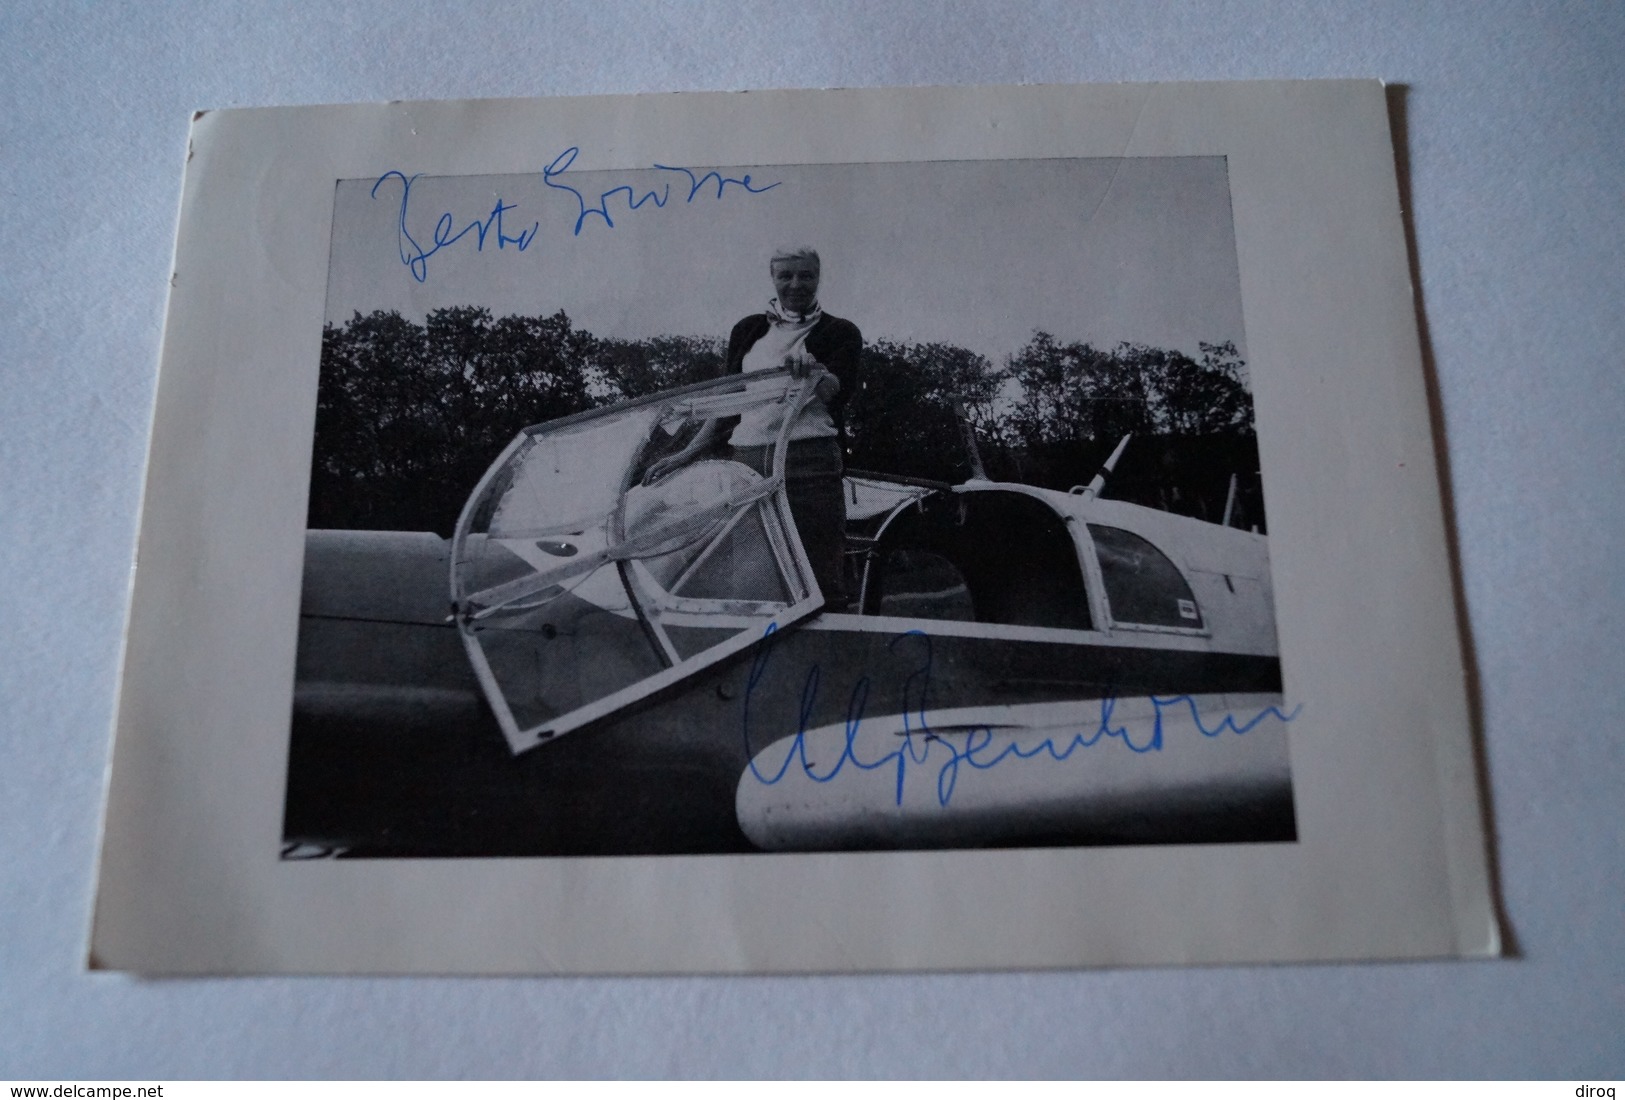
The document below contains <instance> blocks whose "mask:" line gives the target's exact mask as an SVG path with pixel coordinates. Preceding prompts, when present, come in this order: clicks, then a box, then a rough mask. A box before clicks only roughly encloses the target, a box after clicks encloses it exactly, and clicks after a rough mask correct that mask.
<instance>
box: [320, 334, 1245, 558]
mask: <svg viewBox="0 0 1625 1100" xmlns="http://www.w3.org/2000/svg"><path fill="white" fill-rule="evenodd" d="M724 352H725V346H724V343H723V341H722V340H720V339H713V338H709V337H695V336H656V337H651V338H648V339H643V340H619V339H607V338H602V337H597V336H594V335H592V334H591V333H589V332H587V331H585V330H583V329H579V328H576V327H575V326H574V325H573V324H572V323H571V321H570V319H569V318H568V317H567V316H565V314H564V313H562V312H559V313H555V314H553V315H552V316H549V317H518V316H510V317H502V318H493V317H492V316H491V314H490V312H489V311H488V310H485V309H481V308H475V307H467V306H465V307H457V308H452V309H440V310H435V311H433V312H431V313H430V314H429V315H428V317H427V318H426V320H425V323H424V324H422V325H419V324H415V323H414V322H411V321H408V320H406V319H405V318H403V317H401V316H400V315H399V314H398V313H393V312H389V313H385V312H377V313H373V314H371V315H369V316H365V317H363V316H362V315H360V314H359V313H358V314H356V315H355V316H354V317H352V318H351V319H350V320H349V321H348V322H346V323H344V324H342V325H328V326H327V327H326V328H325V329H324V330H323V333H322V362H321V384H320V387H319V395H318V402H317V413H316V441H315V461H314V466H313V473H312V477H311V495H310V511H309V524H310V526H311V527H344V528H369V529H375V530H416V531H436V532H439V533H440V534H442V535H444V534H449V533H450V531H451V528H452V526H453V525H454V524H455V522H456V519H457V514H458V512H459V510H460V509H461V508H462V505H463V502H464V501H465V500H466V499H467V497H468V494H469V493H470V492H471V491H472V489H473V487H474V484H475V482H477V481H478V480H479V478H480V475H481V474H483V473H484V472H485V469H486V468H487V467H488V466H489V465H490V463H491V462H492V460H493V459H494V458H495V457H496V455H497V454H498V453H499V452H500V451H501V450H502V448H503V447H504V446H506V445H507V443H508V441H509V440H511V439H512V438H513V437H514V436H515V435H516V434H517V433H518V432H519V431H520V429H522V428H524V427H526V426H527V425H530V424H536V423H540V422H543V421H547V420H553V419H556V418H558V417H561V416H568V415H570V414H571V413H577V412H581V411H583V410H585V409H590V408H595V407H599V406H603V405H609V404H613V403H614V402H616V401H621V400H624V399H626V398H632V397H641V396H644V395H645V394H650V393H655V392H658V391H660V390H663V389H669V388H670V387H672V386H680V385H684V384H686V383H689V382H697V381H702V380H704V379H707V378H714V377H716V376H717V375H718V374H720V372H721V369H722V364H723V358H724ZM1245 371H1246V367H1245V364H1243V363H1242V361H1241V359H1240V358H1239V357H1238V355H1237V353H1236V349H1235V348H1234V346H1232V345H1230V344H1218V345H1207V344H1204V345H1202V352H1201V358H1200V359H1197V360H1193V359H1191V358H1190V357H1188V356H1186V355H1183V354H1180V353H1178V352H1171V351H1165V350H1161V349H1157V348H1150V347H1145V346H1142V345H1131V344H1119V345H1117V346H1116V347H1114V348H1111V349H1101V348H1096V347H1093V346H1091V345H1089V344H1078V343H1061V342H1059V341H1057V340H1055V339H1054V338H1053V337H1052V336H1050V335H1049V334H1047V333H1043V332H1038V333H1034V335H1033V337H1032V339H1031V340H1029V341H1028V342H1027V344H1026V345H1025V346H1023V347H1022V348H1020V349H1019V350H1018V351H1016V352H1015V353H1014V354H1012V355H1011V356H1009V357H1008V358H1007V359H1006V361H1005V363H1004V364H1003V365H1002V366H995V365H994V364H993V363H992V362H990V361H989V360H988V359H987V358H986V357H985V356H982V355H978V354H977V353H975V352H972V351H969V350H967V349H965V348H962V347H957V346H955V345H952V344H938V343H926V344H903V343H897V342H894V341H890V340H878V341H875V342H872V343H870V344H868V345H867V346H865V348H864V352H863V375H862V376H863V385H862V389H861V391H860V392H859V393H857V394H854V395H853V396H852V397H851V399H850V401H849V403H848V409H847V427H848V433H849V436H850V439H849V443H850V453H849V457H848V464H849V465H850V466H851V467H853V468H855V469H863V470H874V471H880V472H884V473H893V474H905V475H909V476H914V477H927V478H935V479H940V480H944V481H956V482H957V481H962V480H964V479H965V478H967V477H969V476H971V464H970V459H969V454H968V452H967V449H966V446H965V443H964V440H963V435H962V433H961V431H960V429H959V424H958V419H957V415H956V412H955V408H956V405H957V407H959V408H962V409H963V410H964V411H965V414H966V416H967V417H968V418H969V420H970V421H971V423H972V424H974V425H975V428H976V436H977V439H978V443H979V448H980V451H981V456H982V460H983V464H984V466H985V467H986V470H987V474H988V476H989V477H990V478H993V479H994V480H1002V481H1019V482H1024V483H1026V484H1030V485H1041V486H1045V487H1049V488H1054V489H1063V490H1064V489H1068V488H1070V487H1072V486H1075V485H1081V484H1084V483H1087V482H1088V481H1089V479H1090V478H1092V477H1093V476H1094V475H1095V473H1096V472H1097V471H1098V470H1099V468H1100V466H1101V463H1102V462H1104V461H1105V460H1106V458H1107V456H1108V455H1109V454H1110V452H1111V450H1112V448H1113V447H1115V446H1116V445H1117V442H1118V440H1119V439H1121V438H1122V436H1123V435H1124V434H1132V435H1133V437H1134V438H1133V441H1132V442H1131V443H1130V444H1129V447H1128V449H1127V451H1126V452H1125V454H1124V456H1123V458H1122V460H1121V461H1120V462H1119V464H1118V466H1117V470H1116V472H1115V473H1114V474H1113V475H1112V476H1111V478H1110V479H1109V480H1108V482H1107V489H1106V491H1105V493H1104V494H1103V495H1104V496H1108V497H1112V498H1115V499H1119V500H1131V501H1135V502H1137V503H1142V504H1148V505H1152V506H1154V507H1158V508H1164V509H1167V510H1169V511H1173V512H1179V513H1182V514H1185V515H1193V516H1197V517H1200V518H1203V519H1209V520H1212V521H1215V522H1217V521H1218V520H1219V519H1220V517H1221V516H1222V514H1223V511H1224V507H1225V501H1226V497H1227V495H1228V494H1229V491H1230V482H1231V475H1232V474H1235V475H1238V477H1237V486H1238V493H1237V496H1236V501H1235V504H1234V506H1233V517H1232V522H1235V523H1238V524H1241V525H1244V526H1257V527H1258V529H1259V530H1263V529H1264V514H1263V501H1262V497H1261V494H1260V492H1259V487H1258V475H1257V471H1258V450H1257V444H1256V438H1255V435H1254V432H1253V412H1252V399H1251V397H1250V396H1249V394H1248V392H1247V387H1246V382H1245Z"/></svg>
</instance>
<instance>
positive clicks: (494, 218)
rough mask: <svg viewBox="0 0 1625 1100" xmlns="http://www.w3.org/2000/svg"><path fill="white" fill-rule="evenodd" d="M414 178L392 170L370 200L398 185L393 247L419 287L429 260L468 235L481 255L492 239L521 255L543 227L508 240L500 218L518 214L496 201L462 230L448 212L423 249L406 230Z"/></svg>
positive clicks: (381, 178)
mask: <svg viewBox="0 0 1625 1100" xmlns="http://www.w3.org/2000/svg"><path fill="white" fill-rule="evenodd" d="M417 178H418V177H417V176H408V175H406V174H405V173H403V172H397V171H393V170H391V171H388V172H385V173H384V174H383V175H381V176H379V177H378V181H377V182H376V183H374V184H373V185H372V197H373V198H375V199H376V198H377V197H378V189H379V188H380V187H382V186H383V185H384V184H386V183H388V182H389V181H390V180H399V181H400V184H401V212H400V218H399V220H398V221H397V222H396V225H395V244H396V247H397V248H398V249H399V251H400V256H401V263H403V264H405V265H406V267H407V269H408V270H409V271H411V272H412V278H414V279H416V280H417V281H418V282H420V283H421V282H424V281H426V280H427V279H428V278H429V257H430V256H433V255H434V254H435V253H436V252H439V251H440V250H441V249H442V248H447V247H450V246H451V245H454V244H456V243H457V242H458V241H460V240H462V239H463V238H464V237H466V236H468V235H469V234H470V233H473V234H474V235H475V238H474V240H475V244H474V247H475V249H476V250H477V251H480V252H484V251H485V242H486V240H487V238H492V239H493V240H494V242H495V244H496V246H497V247H498V248H499V249H500V248H507V247H508V246H509V245H513V246H514V247H515V248H517V249H518V250H519V251H521V252H523V251H524V250H525V249H527V248H529V247H530V242H531V241H533V240H535V239H536V233H537V231H539V230H540V229H541V227H542V223H541V222H532V223H531V226H530V228H529V229H525V230H521V231H520V232H519V235H518V236H514V237H510V236H509V235H508V233H507V231H506V230H505V229H504V228H503V226H502V215H503V214H505V213H506V212H508V211H510V210H517V209H518V207H516V206H510V205H509V204H507V203H505V202H503V201H502V199H500V198H498V199H497V204H496V205H495V206H493V207H492V208H491V213H489V214H487V215H486V216H485V218H484V219H483V220H478V221H472V222H469V223H468V224H467V225H465V226H463V228H461V229H457V228H456V224H457V223H456V221H455V219H453V218H452V216H451V213H450V212H449V211H448V212H447V213H444V214H442V215H440V220H439V221H437V222H435V225H434V235H433V237H432V238H431V243H432V247H430V248H424V247H423V246H422V245H421V244H419V243H418V242H417V239H416V238H415V237H413V236H412V231H411V230H410V229H409V228H408V227H407V218H406V215H407V208H408V205H409V204H410V203H411V201H412V183H413V181H414V180H416V179H417ZM493 234H494V235H495V236H494V238H493V237H492V235H493Z"/></svg>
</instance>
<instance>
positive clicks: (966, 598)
mask: <svg viewBox="0 0 1625 1100" xmlns="http://www.w3.org/2000/svg"><path fill="white" fill-rule="evenodd" d="M866 558H867V566H866V577H865V578H864V584H863V605H862V609H863V612H864V614H869V615H889V616H898V617H902V618H918V619H936V620H951V621H960V622H980V623H998V624H1002V625H1006V626H1038V627H1052V628H1057V629H1063V630H1088V629H1090V627H1091V620H1090V615H1089V599H1088V595H1087V592H1086V589H1085V587H1084V579H1083V571H1082V569H1081V568H1080V566H1079V564H1078V554H1077V549H1076V547H1075V544H1074V543H1073V540H1072V534H1071V531H1070V530H1069V529H1068V527H1067V524H1066V522H1065V520H1063V519H1062V518H1061V517H1060V516H1058V515H1057V514H1056V513H1055V511H1054V510H1053V509H1051V508H1050V507H1049V506H1048V505H1047V504H1045V503H1044V502H1043V501H1041V500H1038V499H1036V498H1034V497H1032V496H1028V495H1027V494H1025V493H1017V492H1011V491H1008V490H999V489H988V490H973V491H970V492H961V493H944V492H939V493H933V494H931V495H929V496H926V497H923V498H921V499H920V500H918V501H916V502H914V503H911V504H909V505H907V506H906V507H904V508H903V509H902V510H901V511H900V512H899V513H898V514H897V515H895V516H894V517H893V518H892V519H891V521H890V522H889V523H888V524H887V525H886V527H885V528H884V530H883V531H882V532H881V534H880V537H879V538H878V539H877V540H876V545H875V546H874V548H873V549H872V550H871V551H870V553H869V554H868V555H866Z"/></svg>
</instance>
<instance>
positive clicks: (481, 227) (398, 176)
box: [371, 145, 780, 283]
mask: <svg viewBox="0 0 1625 1100" xmlns="http://www.w3.org/2000/svg"><path fill="white" fill-rule="evenodd" d="M580 155H581V149H580V148H579V147H578V146H574V145H572V146H570V148H568V149H566V150H565V151H564V152H562V153H560V154H559V155H558V156H556V157H554V158H553V160H552V163H550V164H549V165H548V166H547V167H546V168H543V169H542V182H543V183H544V184H546V185H547V186H548V187H549V188H551V189H552V190H554V191H560V192H564V193H566V194H569V195H570V196H571V197H572V198H574V199H575V211H574V214H573V218H574V221H573V224H572V226H571V234H572V235H573V236H577V237H579V236H581V230H582V228H583V227H585V226H586V224H587V220H588V219H589V218H593V217H596V218H598V219H599V220H600V221H602V222H603V224H604V227H605V228H607V229H614V228H615V219H614V217H613V216H612V215H611V214H610V206H611V200H615V199H619V198H621V197H622V196H624V197H625V204H626V208H627V210H628V211H635V210H640V209H642V208H643V207H645V206H648V205H651V204H652V205H653V206H654V207H655V209H661V208H663V207H665V205H666V204H667V203H668V202H670V201H671V198H672V184H671V183H665V184H661V186H660V187H659V188H658V189H656V190H649V191H644V192H642V193H641V194H640V193H639V192H638V191H637V190H636V189H635V188H633V187H630V186H626V185H624V184H623V185H622V186H620V187H611V188H610V189H609V190H607V191H601V192H599V193H598V196H597V198H596V199H594V200H593V202H594V205H588V202H587V196H586V195H584V194H583V193H582V192H581V191H580V190H578V189H577V188H575V187H572V186H570V185H569V184H568V183H565V182H563V180H562V179H561V178H560V177H562V176H563V175H564V174H565V172H567V171H568V170H569V168H570V166H571V165H572V164H574V163H575V161H576V157H578V156H580ZM653 167H654V169H655V170H656V171H660V172H672V173H677V174H680V175H681V176H682V177H683V178H682V180H680V181H673V182H675V183H677V184H678V190H677V195H678V196H679V197H680V198H681V199H682V201H683V202H684V203H685V204H687V203H692V202H693V201H694V200H695V199H696V198H699V197H701V196H702V195H710V194H713V191H712V188H713V187H714V188H715V191H714V196H715V198H716V199H718V200H721V199H722V198H723V197H724V196H725V195H727V194H728V193H729V192H728V189H729V188H730V187H733V188H735V189H737V190H738V191H742V192H744V193H745V194H749V195H760V194H761V193H762V192H764V191H771V190H773V189H774V188H775V187H778V186H780V183H778V182H775V183H767V184H757V183H755V182H754V181H752V179H751V178H750V173H749V172H747V173H745V174H744V175H743V176H741V177H739V178H737V179H735V178H734V177H732V176H724V175H722V174H721V173H720V172H707V173H705V174H704V175H699V174H697V173H695V172H694V171H693V170H692V169H689V168H675V167H672V166H671V165H667V164H656V165H654V166H653ZM420 176H421V173H419V174H418V175H412V176H408V175H407V174H406V173H404V172H400V171H396V170H394V169H391V170H390V171H388V172H385V173H384V174H383V175H381V176H379V177H378V179H377V180H376V181H375V182H374V183H373V185H372V192H371V195H372V198H374V199H377V198H378V192H379V190H380V189H381V188H383V187H384V185H385V184H390V183H394V184H399V186H400V189H401V202H400V211H399V214H398V216H397V218H396V222H395V245H396V250H397V252H398V253H399V255H400V258H401V263H402V264H404V265H405V266H406V269H407V270H408V271H410V272H411V273H412V278H414V279H416V280H417V281H418V282H420V283H422V282H427V281H428V278H429V257H430V256H433V255H434V254H435V253H436V252H439V251H440V250H441V249H443V248H450V247H451V246H452V245H454V244H456V243H458V242H459V241H461V240H463V239H464V238H466V237H468V235H469V234H471V233H472V234H473V235H474V237H473V240H474V249H475V251H477V252H484V251H485V246H486V244H487V243H488V242H489V243H491V244H494V245H495V246H496V247H497V248H498V249H499V250H500V249H506V248H508V247H509V246H512V247H513V248H515V249H517V250H518V251H520V252H523V251H525V249H527V248H529V247H530V246H531V244H532V243H533V242H534V241H535V240H536V234H537V233H539V232H540V231H541V228H542V223H541V222H540V221H539V220H536V221H532V222H531V223H530V227H529V228H528V229H521V230H520V231H519V232H518V233H517V234H509V232H508V231H507V228H506V227H505V226H504V225H503V222H502V216H503V215H504V214H509V213H512V212H513V211H515V210H518V209H519V207H518V206H517V205H514V204H511V203H507V202H504V201H503V200H502V199H501V198H500V197H498V199H497V202H496V205H495V206H493V207H492V208H491V212H490V213H489V214H486V215H484V216H483V217H480V218H476V219H474V220H473V221H470V222H468V223H467V224H465V225H463V226H462V228H458V225H457V219H456V217H455V216H454V215H453V214H452V213H451V212H450V211H446V212H445V213H443V214H441V215H440V218H439V220H437V221H436V222H435V226H434V232H433V233H432V234H431V235H430V237H429V242H428V245H427V247H425V245H424V244H422V243H421V242H419V241H418V239H417V238H416V237H414V236H413V235H412V230H411V224H410V213H411V203H412V185H413V183H415V182H416V181H417V180H418V179H419V178H420ZM685 188H686V190H685ZM616 205H619V204H616ZM617 212H618V211H617Z"/></svg>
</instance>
